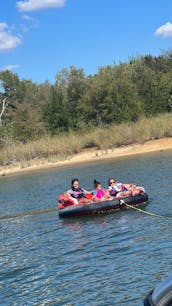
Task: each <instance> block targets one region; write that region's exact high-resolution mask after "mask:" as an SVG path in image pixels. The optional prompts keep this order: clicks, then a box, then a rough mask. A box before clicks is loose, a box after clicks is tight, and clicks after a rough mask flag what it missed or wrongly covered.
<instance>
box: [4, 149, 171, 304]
mask: <svg viewBox="0 0 172 306" xmlns="http://www.w3.org/2000/svg"><path fill="white" fill-rule="evenodd" d="M111 176H115V177H116V178H117V179H119V180H121V181H125V182H134V183H138V184H139V185H143V186H144V187H145V188H146V191H147V192H148V194H149V195H150V201H149V204H148V205H147V206H146V208H145V210H146V211H148V212H154V213H157V214H161V215H168V216H172V200H171V199H172V189H171V184H170V182H171V181H172V152H171V151H166V152H161V153H157V154H155V153H154V154H146V155H143V156H137V157H128V158H121V159H118V160H111V161H109V160H108V161H99V162H95V163H87V164H84V165H75V166H70V167H66V168H56V169H50V170H46V171H40V172H35V173H32V174H31V173H29V174H21V175H16V176H11V177H3V178H1V179H0V218H1V219H0V225H1V231H0V238H1V242H2V243H1V245H2V246H1V250H0V271H1V273H0V305H59V306H62V305H68V306H69V305H72V306H73V305H79V306H80V305H92V306H95V305H127V306H138V305H142V304H143V302H142V301H143V299H144V297H145V296H146V295H147V293H148V292H149V291H150V290H151V289H152V288H153V287H155V286H156V285H157V284H159V282H160V281H161V280H162V279H164V278H165V277H166V276H168V274H169V273H170V272H171V270H170V267H171V258H172V242H171V231H172V220H170V219H162V218H157V217H151V216H148V215H145V214H143V213H140V212H135V211H133V210H128V211H120V212H118V213H115V214H110V215H101V216H97V217H96V216H94V217H86V218H77V219H72V220H61V219H59V218H58V211H57V206H56V202H57V195H58V194H60V193H62V192H63V191H64V190H66V189H68V188H69V187H70V181H71V178H72V177H79V178H80V181H81V184H82V185H83V187H85V188H86V189H91V188H92V184H93V179H94V178H97V179H99V180H100V181H101V182H102V184H103V185H104V186H106V185H107V180H108V178H109V177H111Z"/></svg>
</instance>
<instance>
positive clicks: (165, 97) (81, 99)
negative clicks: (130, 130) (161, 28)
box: [0, 51, 172, 146]
mask: <svg viewBox="0 0 172 306" xmlns="http://www.w3.org/2000/svg"><path fill="white" fill-rule="evenodd" d="M170 105H172V52H170V51H168V52H166V53H164V54H162V55H160V56H158V57H153V56H152V55H145V56H140V57H137V58H132V59H130V60H129V61H128V62H126V63H120V64H118V65H109V66H105V67H101V68H100V69H99V70H98V73H97V74H95V75H89V76H85V74H84V71H83V69H77V68H75V67H73V66H72V67H70V68H69V69H62V70H61V71H60V72H58V73H57V74H56V76H55V82H54V84H50V83H48V82H45V83H43V84H37V83H33V82H32V81H31V80H20V79H19V76H18V75H17V74H14V73H12V72H10V71H1V72H0V144H1V146H2V145H3V144H5V143H17V142H27V141H28V140H34V139H38V138H40V137H42V136H44V135H47V134H51V135H56V134H59V133H62V132H67V131H71V130H79V129H81V130H83V129H85V128H87V129H88V128H92V127H95V126H96V127H97V126H98V127H104V126H108V125H109V124H112V123H115V124H118V123H122V122H136V121H137V120H138V119H139V117H140V116H142V115H144V116H146V117H150V116H154V115H156V114H159V113H164V112H167V110H171V108H170Z"/></svg>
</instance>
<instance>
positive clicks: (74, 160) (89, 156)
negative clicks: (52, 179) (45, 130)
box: [0, 137, 172, 176]
mask: <svg viewBox="0 0 172 306" xmlns="http://www.w3.org/2000/svg"><path fill="white" fill-rule="evenodd" d="M169 149H172V137H168V138H161V139H156V140H149V141H146V142H145V143H143V144H132V145H127V146H122V147H117V148H113V149H104V150H96V149H88V150H84V151H82V152H80V153H78V154H75V155H73V156H70V157H69V158H68V159H66V160H62V161H57V162H48V161H47V160H45V159H39V160H36V161H35V160H33V161H29V162H26V164H23V165H11V166H4V167H0V176H6V175H11V174H17V173H22V172H30V171H37V170H41V169H42V170H43V169H48V168H56V167H62V166H68V165H69V166H70V165H72V164H78V163H85V162H90V161H98V160H102V159H114V158H118V157H125V156H130V155H137V154H144V153H150V152H158V151H164V150H169Z"/></svg>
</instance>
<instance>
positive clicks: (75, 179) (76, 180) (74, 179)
mask: <svg viewBox="0 0 172 306" xmlns="http://www.w3.org/2000/svg"><path fill="white" fill-rule="evenodd" d="M74 182H78V183H79V180H78V178H73V179H72V181H71V187H73V184H74Z"/></svg>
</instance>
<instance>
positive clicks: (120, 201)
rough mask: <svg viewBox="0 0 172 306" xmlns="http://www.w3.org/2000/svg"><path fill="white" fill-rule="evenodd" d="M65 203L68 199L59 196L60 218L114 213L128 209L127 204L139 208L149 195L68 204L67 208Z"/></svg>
mask: <svg viewBox="0 0 172 306" xmlns="http://www.w3.org/2000/svg"><path fill="white" fill-rule="evenodd" d="M65 201H67V199H66V200H65V197H62V196H59V202H58V207H59V217H60V218H69V217H79V216H87V215H96V214H103V213H113V212H116V211H119V210H121V209H127V208H128V206H127V205H126V204H128V205H131V206H134V207H138V206H141V205H143V204H145V203H146V202H147V201H148V195H147V193H143V194H139V195H135V196H128V197H124V198H115V199H113V200H106V201H102V202H96V203H86V204H77V205H76V204H73V205H70V203H68V204H67V206H65V204H66V203H65ZM125 203H126V204H125Z"/></svg>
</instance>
